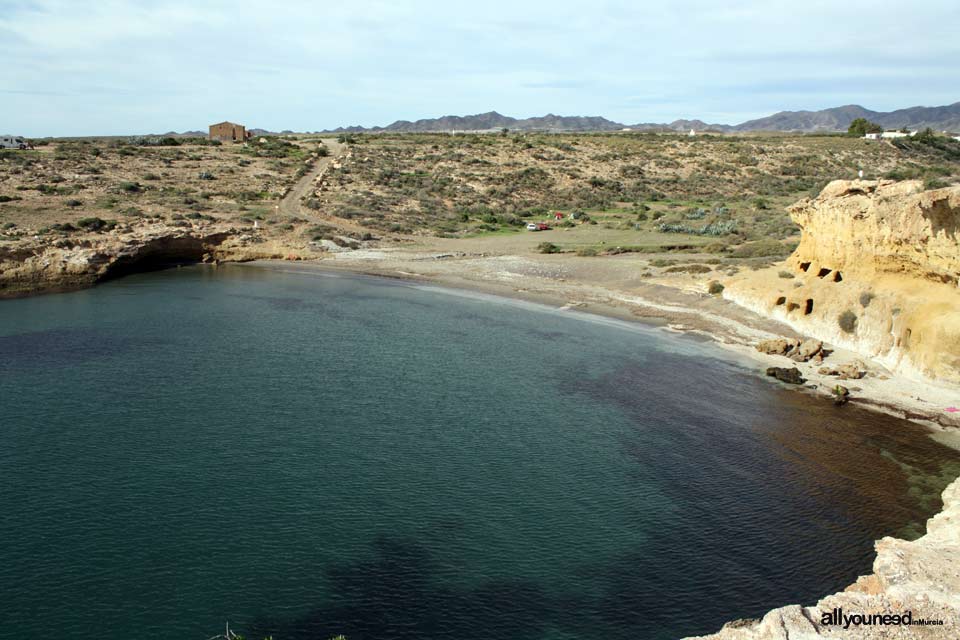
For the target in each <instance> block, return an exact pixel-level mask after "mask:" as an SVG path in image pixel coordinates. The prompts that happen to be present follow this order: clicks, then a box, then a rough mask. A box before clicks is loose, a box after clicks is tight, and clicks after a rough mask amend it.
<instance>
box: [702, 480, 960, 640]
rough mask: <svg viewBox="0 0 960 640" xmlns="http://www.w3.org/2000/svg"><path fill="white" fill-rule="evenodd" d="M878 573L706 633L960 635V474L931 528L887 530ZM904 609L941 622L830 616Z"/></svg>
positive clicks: (729, 636)
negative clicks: (900, 534)
mask: <svg viewBox="0 0 960 640" xmlns="http://www.w3.org/2000/svg"><path fill="white" fill-rule="evenodd" d="M875 548H876V550H877V557H876V559H875V560H874V562H873V574H871V575H868V576H863V577H861V578H860V579H859V580H857V582H856V583H854V584H853V585H851V586H849V587H847V589H846V590H844V591H842V592H840V593H836V594H833V595H830V596H827V597H825V598H823V599H822V600H820V602H818V603H817V604H816V605H815V606H812V607H803V606H800V605H790V606H786V607H781V608H779V609H774V610H773V611H770V612H769V613H767V614H766V615H765V616H763V618H762V619H760V620H737V621H735V622H731V623H728V624H727V625H726V626H724V628H723V629H721V630H720V631H719V632H717V633H715V634H713V635H709V636H700V639H701V640H774V639H784V640H785V639H787V638H795V639H797V640H803V639H812V638H821V637H828V638H844V639H847V638H848V639H850V640H853V639H857V640H863V639H865V638H917V639H920V638H923V639H926V640H940V639H943V640H947V639H950V640H953V639H955V638H958V637H960V479H958V480H955V481H954V482H953V484H951V485H950V486H948V487H947V488H946V490H944V492H943V510H942V511H941V512H940V513H938V514H937V515H935V516H934V517H933V518H931V519H930V520H928V521H927V533H926V535H924V536H922V537H921V538H918V539H916V540H914V541H912V542H908V541H906V540H899V539H896V538H890V537H886V538H883V539H881V540H879V541H877V543H876V544H875ZM838 609H839V610H842V612H843V614H844V615H847V616H851V615H866V616H872V615H874V614H879V615H893V614H897V615H903V614H905V613H907V612H909V613H910V614H911V617H912V620H914V621H917V620H938V621H942V624H939V625H920V624H913V625H888V626H880V625H855V624H851V625H850V626H849V627H848V628H846V629H844V628H843V627H844V625H843V623H841V624H827V623H825V622H824V614H830V613H831V612H834V611H835V610H838Z"/></svg>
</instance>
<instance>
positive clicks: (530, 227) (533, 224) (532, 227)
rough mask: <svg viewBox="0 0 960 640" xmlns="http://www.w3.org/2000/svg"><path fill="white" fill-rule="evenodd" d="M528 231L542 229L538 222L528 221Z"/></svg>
mask: <svg viewBox="0 0 960 640" xmlns="http://www.w3.org/2000/svg"><path fill="white" fill-rule="evenodd" d="M527 231H540V227H538V226H537V223H536V222H528V223H527Z"/></svg>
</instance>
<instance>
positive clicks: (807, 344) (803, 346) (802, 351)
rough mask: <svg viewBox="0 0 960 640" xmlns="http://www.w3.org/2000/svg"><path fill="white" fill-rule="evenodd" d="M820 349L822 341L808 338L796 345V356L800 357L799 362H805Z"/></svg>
mask: <svg viewBox="0 0 960 640" xmlns="http://www.w3.org/2000/svg"><path fill="white" fill-rule="evenodd" d="M821 350H823V342H821V341H820V340H814V339H813V338H810V339H807V340H804V341H803V342H801V343H800V346H799V347H797V356H798V357H799V358H801V360H800V361H801V362H807V361H808V360H810V359H812V358H813V357H814V356H816V355H817V354H818V353H820V351H821Z"/></svg>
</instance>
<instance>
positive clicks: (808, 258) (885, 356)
mask: <svg viewBox="0 0 960 640" xmlns="http://www.w3.org/2000/svg"><path fill="white" fill-rule="evenodd" d="M790 215H791V217H792V218H793V220H794V221H795V222H796V223H797V224H798V225H800V227H801V229H802V231H803V235H802V238H801V241H800V245H799V246H798V247H797V249H796V251H795V252H794V253H793V255H791V256H790V257H789V258H788V259H787V260H786V263H785V264H782V265H776V266H774V267H772V268H770V269H764V270H760V271H756V272H749V273H742V274H739V275H737V276H735V277H734V278H732V279H731V280H729V281H727V282H725V283H724V284H725V285H726V287H725V289H724V292H723V295H724V297H725V298H728V299H731V300H733V301H735V302H737V303H739V304H741V305H743V306H745V307H747V308H749V309H751V310H753V311H756V312H758V313H760V314H762V315H764V316H767V317H770V318H774V319H777V320H781V321H784V322H786V323H787V324H789V325H790V326H791V327H792V328H793V329H795V330H796V331H798V332H800V333H803V334H805V335H810V336H815V337H816V338H818V339H820V340H824V341H828V342H830V343H831V344H834V345H836V346H837V347H842V348H845V349H849V350H851V351H854V352H857V353H859V354H861V355H862V356H864V357H865V358H870V359H873V360H876V361H877V362H879V363H880V364H882V365H884V366H885V367H886V368H887V369H889V370H891V371H894V372H897V373H900V374H904V375H907V376H909V377H913V378H916V379H924V378H926V379H938V380H941V381H943V382H952V383H960V289H958V284H960V187H947V188H943V189H935V190H931V191H924V188H923V183H922V182H920V181H917V180H911V181H903V182H893V181H890V180H881V181H865V180H854V181H840V180H838V181H835V182H832V183H830V184H829V185H827V187H826V188H825V189H824V190H823V192H822V193H821V194H820V195H819V196H818V197H817V198H815V199H813V200H811V199H804V200H801V201H800V202H798V203H797V204H795V205H793V206H792V207H791V208H790ZM784 271H788V272H789V274H790V275H792V276H793V277H792V278H783V277H780V276H781V274H782V273H783V272H784ZM797 347H799V344H797V345H796V346H795V347H794V348H795V349H796V348H797ZM784 355H786V354H784Z"/></svg>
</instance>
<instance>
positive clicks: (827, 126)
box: [333, 102, 960, 133]
mask: <svg viewBox="0 0 960 640" xmlns="http://www.w3.org/2000/svg"><path fill="white" fill-rule="evenodd" d="M856 118H866V119H867V120H870V121H872V122H876V123H877V124H879V125H881V126H883V127H884V128H886V129H899V128H901V127H908V128H911V129H920V128H925V127H930V128H931V129H934V130H936V131H960V102H956V103H954V104H951V105H947V106H943V107H910V108H908V109H898V110H896V111H890V112H886V113H885V112H882V111H871V110H870V109H866V108H864V107H861V106H859V105H855V104H851V105H846V106H843V107H833V108H831V109H823V110H821V111H781V112H780V113H775V114H773V115H772V116H767V117H766V118H759V119H756V120H748V121H747V122H742V123H740V124H737V125H729V124H709V123H706V122H703V121H702V120H674V121H673V122H670V123H652V122H647V123H641V124H621V123H619V122H614V121H612V120H608V119H606V118H603V117H601V116H557V115H554V114H552V113H550V114H547V115H545V116H542V117H539V118H524V119H517V118H511V117H510V116H505V115H502V114H499V113H497V112H496V111H490V112H488V113H481V114H477V115H473V116H443V117H440V118H427V119H424V120H417V121H416V122H410V121H409V120H397V121H396V122H394V123H393V124H390V125H387V126H386V127H370V128H367V127H360V126H353V127H340V128H338V129H334V130H333V133H377V132H397V133H427V132H448V131H492V130H498V129H510V130H511V131H621V130H624V129H631V130H634V131H689V130H691V129H693V130H694V131H717V132H723V133H732V132H740V131H798V132H804V133H810V132H814V131H846V130H847V127H849V126H850V123H851V122H852V121H853V120H855V119H856Z"/></svg>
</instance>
